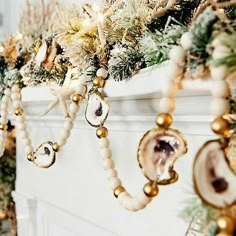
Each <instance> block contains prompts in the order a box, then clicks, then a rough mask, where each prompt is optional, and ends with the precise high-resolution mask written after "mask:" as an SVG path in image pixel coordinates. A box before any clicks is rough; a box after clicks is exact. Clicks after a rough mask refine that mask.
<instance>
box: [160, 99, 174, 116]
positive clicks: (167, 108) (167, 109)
mask: <svg viewBox="0 0 236 236" xmlns="http://www.w3.org/2000/svg"><path fill="white" fill-rule="evenodd" d="M175 106H176V102H175V99H174V98H168V97H165V98H162V99H161V100H160V112H164V113H171V112H173V111H174V109H175Z"/></svg>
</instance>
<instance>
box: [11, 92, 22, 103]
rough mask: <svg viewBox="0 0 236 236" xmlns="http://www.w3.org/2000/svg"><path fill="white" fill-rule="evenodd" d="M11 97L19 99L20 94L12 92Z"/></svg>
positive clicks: (15, 99) (14, 99)
mask: <svg viewBox="0 0 236 236" xmlns="http://www.w3.org/2000/svg"><path fill="white" fill-rule="evenodd" d="M11 99H12V100H13V101H20V99H21V96H20V94H19V93H12V94H11Z"/></svg>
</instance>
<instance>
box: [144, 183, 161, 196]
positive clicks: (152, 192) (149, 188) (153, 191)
mask: <svg viewBox="0 0 236 236" xmlns="http://www.w3.org/2000/svg"><path fill="white" fill-rule="evenodd" d="M143 192H144V193H145V195H146V196H147V197H156V196H157V194H158V193H159V189H158V186H157V185H156V184H153V183H152V182H149V183H147V184H145V185H144V187H143Z"/></svg>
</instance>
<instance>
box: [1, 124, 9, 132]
mask: <svg viewBox="0 0 236 236" xmlns="http://www.w3.org/2000/svg"><path fill="white" fill-rule="evenodd" d="M7 128H8V126H7V125H2V124H0V130H3V131H6V130H7Z"/></svg>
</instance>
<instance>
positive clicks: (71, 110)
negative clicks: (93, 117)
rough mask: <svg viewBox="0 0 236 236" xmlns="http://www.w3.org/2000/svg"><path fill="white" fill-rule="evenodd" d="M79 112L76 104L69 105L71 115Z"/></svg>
mask: <svg viewBox="0 0 236 236" xmlns="http://www.w3.org/2000/svg"><path fill="white" fill-rule="evenodd" d="M78 111H79V106H78V105H77V104H76V103H74V102H73V103H71V104H70V112H71V113H74V114H75V113H77V112H78Z"/></svg>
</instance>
